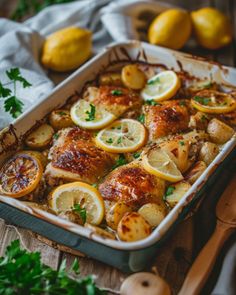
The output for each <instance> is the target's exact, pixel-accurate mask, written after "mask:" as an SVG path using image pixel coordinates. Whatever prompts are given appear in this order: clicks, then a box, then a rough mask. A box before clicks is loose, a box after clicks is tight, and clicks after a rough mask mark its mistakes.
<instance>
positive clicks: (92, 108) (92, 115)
mask: <svg viewBox="0 0 236 295" xmlns="http://www.w3.org/2000/svg"><path fill="white" fill-rule="evenodd" d="M85 113H86V114H87V115H88V117H87V118H86V119H85V120H86V121H94V120H95V114H96V107H95V105H93V104H91V103H90V111H86V112H85Z"/></svg>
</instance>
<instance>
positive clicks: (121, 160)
mask: <svg viewBox="0 0 236 295" xmlns="http://www.w3.org/2000/svg"><path fill="white" fill-rule="evenodd" d="M125 164H127V161H126V158H125V156H124V155H123V154H120V155H119V158H118V159H117V160H116V163H115V165H114V166H113V167H112V169H115V168H117V167H120V166H123V165H125Z"/></svg>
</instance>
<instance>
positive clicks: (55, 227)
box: [0, 41, 236, 272]
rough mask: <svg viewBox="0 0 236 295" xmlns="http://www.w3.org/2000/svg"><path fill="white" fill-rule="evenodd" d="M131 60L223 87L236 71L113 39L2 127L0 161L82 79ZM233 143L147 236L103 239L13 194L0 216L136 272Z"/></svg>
mask: <svg viewBox="0 0 236 295" xmlns="http://www.w3.org/2000/svg"><path fill="white" fill-rule="evenodd" d="M133 60H138V61H141V62H142V61H143V62H148V63H151V64H164V65H166V66H167V67H168V68H171V69H174V70H177V71H178V70H182V71H186V72H188V73H189V74H191V75H193V76H196V77H199V78H210V77H211V79H212V80H213V81H215V82H217V83H218V84H222V85H224V86H225V87H227V85H228V86H232V87H233V86H236V84H235V81H236V70H235V69H233V68H229V67H224V66H221V65H218V64H216V63H209V62H207V61H204V60H202V59H200V58H197V57H193V56H191V55H187V54H184V53H180V52H176V51H172V50H167V49H164V48H161V47H157V46H152V45H149V44H146V43H141V42H137V41H130V42H126V43H116V44H112V45H111V46H108V47H107V48H106V49H105V50H104V51H103V52H102V53H100V54H99V55H97V56H96V57H94V58H93V59H92V60H90V61H89V62H88V63H86V64H85V65H84V66H82V67H81V68H80V69H78V70H77V71H76V72H75V73H74V74H73V75H71V76H70V77H69V78H68V79H66V80H65V81H64V82H63V83H61V84H60V85H59V86H57V87H56V88H55V89H54V90H53V92H52V93H51V94H50V95H48V96H47V97H45V98H44V99H43V101H42V102H40V103H39V104H36V105H35V106H34V107H33V108H31V109H30V110H28V111H27V112H26V113H25V114H24V115H23V116H21V117H20V118H19V119H17V120H16V121H15V122H14V124H13V125H11V126H9V127H7V128H5V129H4V130H3V131H2V132H1V134H0V140H1V144H0V162H3V161H4V159H5V158H6V157H7V156H8V155H10V154H12V153H14V151H15V150H16V149H17V147H18V146H19V144H20V142H21V139H22V138H23V136H24V135H25V134H26V133H27V131H28V130H30V128H31V127H32V126H33V125H35V124H37V122H38V121H40V120H41V119H42V118H43V117H44V116H45V115H47V114H48V113H49V112H50V111H52V110H53V109H55V108H58V107H59V106H61V105H63V104H64V103H65V102H66V100H67V98H68V97H70V96H71V95H72V94H73V93H75V92H80V91H81V90H82V88H83V86H84V84H85V83H86V82H87V81H89V80H93V79H94V78H95V77H96V75H97V74H98V73H99V72H100V71H102V70H104V68H106V69H107V68H109V69H110V68H113V67H116V65H117V62H119V63H121V62H131V61H133ZM235 145H236V138H235V137H233V138H232V139H231V140H230V141H228V142H227V143H226V144H225V145H224V147H223V149H222V151H221V152H220V153H219V154H218V156H217V157H216V158H215V160H214V161H213V162H212V163H211V164H210V165H209V166H208V168H207V169H206V171H205V172H204V173H203V174H202V176H201V177H200V178H199V179H198V180H197V181H196V182H195V183H194V185H193V186H192V187H191V189H190V190H189V191H188V192H187V193H186V195H185V196H184V197H183V198H182V199H181V201H180V202H179V203H178V204H177V205H176V206H175V207H174V209H173V210H172V211H171V212H170V213H169V214H168V215H167V217H166V218H165V219H164V220H163V221H162V222H161V224H160V225H159V226H158V227H157V228H156V229H155V230H154V231H153V233H152V234H151V235H150V236H149V237H148V238H146V239H144V240H141V241H137V242H132V243H130V242H129V243H127V242H121V241H113V240H110V239H105V238H103V237H101V236H98V235H95V234H94V233H92V232H91V230H90V229H88V228H84V227H82V226H79V225H76V224H74V223H71V222H69V221H66V220H63V219H61V218H59V217H57V216H54V215H52V214H50V213H47V212H45V211H42V210H39V209H35V208H30V207H27V206H26V205H25V204H23V203H21V202H20V201H18V200H17V199H12V198H9V197H5V196H0V202H1V203H0V217H2V218H4V219H6V220H7V221H8V222H12V223H14V224H16V225H19V226H23V227H25V228H28V229H31V230H33V231H35V232H37V233H38V234H41V235H43V236H45V237H47V238H49V239H51V240H53V241H55V242H58V243H60V244H63V245H66V246H68V247H71V248H73V249H77V250H79V251H81V252H83V253H85V254H87V255H88V256H90V257H93V258H95V259H98V260H100V261H103V262H105V263H107V264H110V265H113V266H115V267H118V268H120V269H121V270H123V271H127V272H130V271H139V270H141V269H142V268H144V267H146V264H147V260H148V259H150V258H151V257H152V256H153V255H154V254H155V253H156V251H157V249H158V247H159V246H160V244H161V242H162V241H163V238H164V237H166V236H167V233H170V230H171V229H172V230H173V228H174V226H175V225H176V224H178V222H180V221H181V220H182V219H183V218H184V217H185V216H186V215H187V214H188V213H189V211H190V210H191V208H192V207H193V206H194V205H195V203H196V202H197V201H198V200H199V199H200V197H201V196H202V193H203V191H204V190H205V189H206V187H207V184H209V183H210V182H211V181H213V180H214V177H215V176H216V174H217V173H218V172H220V170H221V169H222V168H223V166H224V165H225V164H226V163H227V161H228V160H229V159H230V158H231V157H232V156H233V152H234V148H235Z"/></svg>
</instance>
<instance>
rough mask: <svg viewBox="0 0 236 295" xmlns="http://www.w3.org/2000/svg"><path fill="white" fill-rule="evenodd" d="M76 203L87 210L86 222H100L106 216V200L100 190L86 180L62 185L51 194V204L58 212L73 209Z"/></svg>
mask: <svg viewBox="0 0 236 295" xmlns="http://www.w3.org/2000/svg"><path fill="white" fill-rule="evenodd" d="M76 204H79V205H80V206H81V208H83V209H85V210H86V222H89V223H91V224H95V225H97V224H100V223H101V222H102V220H103V217H104V212H105V209H104V208H105V207H104V201H103V198H102V197H101V195H100V193H99V191H98V190H97V189H96V188H94V187H93V186H91V185H89V184H87V183H84V182H72V183H67V184H63V185H60V186H59V187H57V188H56V189H55V190H54V191H53V192H52V193H51V195H50V198H49V206H50V207H51V209H52V210H54V211H55V212H56V213H61V212H65V211H67V210H71V209H72V208H73V207H74V206H75V205H76Z"/></svg>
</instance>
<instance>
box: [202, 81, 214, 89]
mask: <svg viewBox="0 0 236 295" xmlns="http://www.w3.org/2000/svg"><path fill="white" fill-rule="evenodd" d="M211 86H212V83H211V82H208V83H206V84H204V85H203V87H204V88H206V89H208V88H211Z"/></svg>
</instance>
